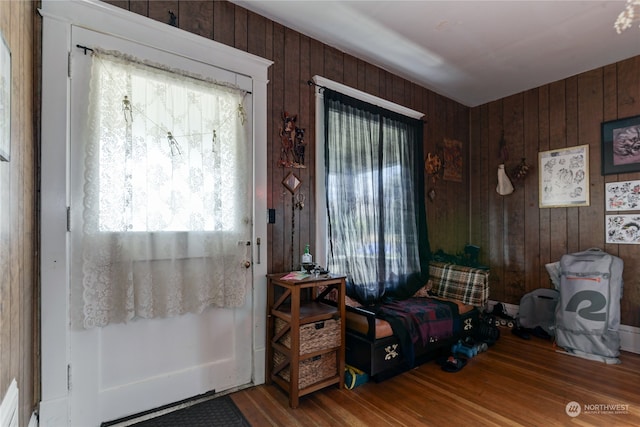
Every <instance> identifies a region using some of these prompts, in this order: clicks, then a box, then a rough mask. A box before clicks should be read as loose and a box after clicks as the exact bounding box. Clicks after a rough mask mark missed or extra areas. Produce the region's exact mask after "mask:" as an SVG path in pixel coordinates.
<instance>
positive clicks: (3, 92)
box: [0, 34, 11, 162]
mask: <svg viewBox="0 0 640 427" xmlns="http://www.w3.org/2000/svg"><path fill="white" fill-rule="evenodd" d="M0 39H1V40H0V50H1V51H0V160H1V161H5V162H8V161H9V160H10V158H11V51H10V50H9V45H8V44H7V41H6V40H5V39H4V36H3V35H2V34H0Z"/></svg>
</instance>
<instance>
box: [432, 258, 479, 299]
mask: <svg viewBox="0 0 640 427" xmlns="http://www.w3.org/2000/svg"><path fill="white" fill-rule="evenodd" d="M429 279H430V280H431V281H432V282H433V289H432V292H433V293H434V294H435V295H437V296H439V297H442V298H450V299H455V300H458V301H462V302H463V303H464V304H468V305H475V306H478V307H481V306H484V305H486V304H487V301H488V300H489V271H488V270H482V269H479V268H472V267H465V266H462V265H457V264H446V263H444V262H437V261H431V262H430V263H429Z"/></svg>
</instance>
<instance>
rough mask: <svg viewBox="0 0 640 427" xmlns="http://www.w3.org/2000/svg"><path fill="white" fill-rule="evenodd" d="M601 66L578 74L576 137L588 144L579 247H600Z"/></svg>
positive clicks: (601, 214) (602, 244)
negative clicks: (587, 185)
mask: <svg viewBox="0 0 640 427" xmlns="http://www.w3.org/2000/svg"><path fill="white" fill-rule="evenodd" d="M602 82H603V74H602V69H597V70H593V71H589V72H586V73H582V74H580V75H579V76H578V91H579V92H578V93H579V97H580V107H579V126H580V128H579V133H578V136H579V140H580V144H588V145H589V181H590V194H589V198H590V205H589V207H584V208H579V209H580V233H579V236H580V237H579V238H580V250H585V249H589V248H593V247H598V248H603V247H604V241H605V238H604V219H605V217H604V215H605V212H604V179H603V176H602V174H601V168H600V148H601V144H600V139H601V138H600V123H601V122H602V117H603V110H602V105H603V84H602Z"/></svg>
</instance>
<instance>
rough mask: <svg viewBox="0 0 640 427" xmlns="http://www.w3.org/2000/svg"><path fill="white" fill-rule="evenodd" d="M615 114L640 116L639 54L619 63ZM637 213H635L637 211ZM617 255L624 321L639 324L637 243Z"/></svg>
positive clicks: (639, 248) (637, 175)
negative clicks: (622, 288)
mask: <svg viewBox="0 0 640 427" xmlns="http://www.w3.org/2000/svg"><path fill="white" fill-rule="evenodd" d="M617 98H618V117H619V118H624V117H632V116H637V115H640V56H636V57H634V58H631V59H628V60H626V61H622V62H620V63H619V64H618V96H617ZM618 178H619V180H620V181H630V180H639V179H640V173H638V172H636V173H628V174H623V175H622V174H621V175H619V176H618ZM636 213H637V212H636ZM618 256H620V258H622V260H623V261H624V263H625V265H624V275H623V279H624V298H623V300H622V305H621V315H622V322H623V324H627V325H629V324H630V325H640V263H638V262H637V261H638V260H640V245H619V252H618Z"/></svg>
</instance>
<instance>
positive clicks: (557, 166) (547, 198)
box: [538, 145, 590, 208]
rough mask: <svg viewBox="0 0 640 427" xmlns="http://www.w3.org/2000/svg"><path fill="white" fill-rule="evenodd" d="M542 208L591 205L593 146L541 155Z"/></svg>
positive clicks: (561, 149) (582, 146)
mask: <svg viewBox="0 0 640 427" xmlns="http://www.w3.org/2000/svg"><path fill="white" fill-rule="evenodd" d="M538 170H539V171H540V172H539V186H540V187H539V190H540V191H539V206H540V208H558V207H579V206H589V203H590V200H589V145H578V146H575V147H567V148H559V149H555V150H549V151H542V152H540V153H538Z"/></svg>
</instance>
